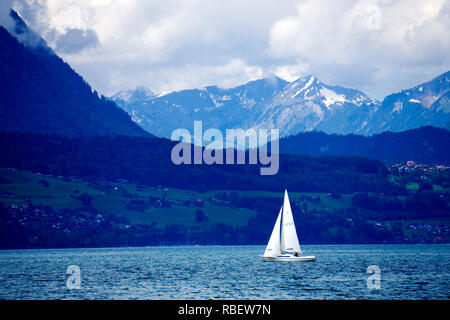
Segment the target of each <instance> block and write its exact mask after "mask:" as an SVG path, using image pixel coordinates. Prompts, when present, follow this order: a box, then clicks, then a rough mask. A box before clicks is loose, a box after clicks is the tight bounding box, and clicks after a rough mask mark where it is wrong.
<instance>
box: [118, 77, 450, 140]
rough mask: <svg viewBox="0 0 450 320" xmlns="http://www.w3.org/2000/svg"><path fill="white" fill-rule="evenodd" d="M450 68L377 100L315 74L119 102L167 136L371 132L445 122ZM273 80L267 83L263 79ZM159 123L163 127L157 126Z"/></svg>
mask: <svg viewBox="0 0 450 320" xmlns="http://www.w3.org/2000/svg"><path fill="white" fill-rule="evenodd" d="M449 78H450V71H449V72H446V73H443V74H441V75H439V76H437V77H435V78H433V79H431V80H430V81H427V82H424V83H422V84H419V85H417V86H415V87H413V88H410V89H405V90H402V91H401V92H397V93H393V94H390V95H388V96H386V97H385V98H384V99H383V100H382V101H381V102H380V101H378V100H376V99H374V98H372V97H370V96H368V95H366V94H365V93H364V92H362V91H360V90H358V89H352V88H345V87H340V86H337V85H328V84H325V83H323V82H322V81H320V80H319V79H318V78H317V77H315V76H314V75H306V76H303V77H300V78H299V79H297V80H295V81H292V82H288V81H285V80H282V79H280V78H277V77H272V78H263V79H258V80H254V81H250V82H247V83H245V84H242V85H239V86H236V87H233V88H219V87H217V86H206V87H203V88H199V89H187V90H179V91H175V92H171V93H165V94H163V95H159V96H156V97H153V98H150V99H146V100H145V101H139V100H135V101H133V102H132V103H129V104H127V103H123V101H122V103H119V102H118V100H117V99H114V96H113V98H112V99H113V100H115V101H116V102H118V104H119V105H120V106H121V107H122V108H123V109H124V110H125V111H127V112H128V113H129V114H130V115H132V116H133V120H135V121H136V122H138V123H139V124H140V125H141V126H142V127H143V128H144V129H146V130H147V131H149V132H152V133H153V134H155V135H157V136H161V137H170V133H171V132H172V131H173V130H174V129H177V128H180V127H182V128H191V127H192V123H193V121H194V120H202V121H203V123H204V127H212V128H218V129H220V130H225V129H226V128H242V129H248V128H255V129H258V128H278V129H279V130H280V136H281V137H286V136H289V135H293V134H297V133H300V132H307V131H313V130H320V131H324V132H325V133H328V134H333V133H337V134H350V133H353V134H362V135H366V136H370V135H373V134H377V133H381V132H384V131H394V132H399V131H404V130H409V129H413V128H419V127H422V126H428V125H431V126H436V127H445V126H446V125H448V123H449V122H450V103H449V100H450V99H449V98H450V93H449V92H450V84H449ZM270 83H272V84H275V85H272V86H270V85H268V84H270ZM160 122H163V123H164V126H165V127H164V128H161V126H160V125H159V124H158V123H160Z"/></svg>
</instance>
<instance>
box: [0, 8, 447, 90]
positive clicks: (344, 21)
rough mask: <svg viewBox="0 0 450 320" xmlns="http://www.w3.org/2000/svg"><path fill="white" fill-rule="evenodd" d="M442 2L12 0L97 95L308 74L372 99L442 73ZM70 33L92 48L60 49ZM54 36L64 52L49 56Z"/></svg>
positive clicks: (444, 21)
mask: <svg viewBox="0 0 450 320" xmlns="http://www.w3.org/2000/svg"><path fill="white" fill-rule="evenodd" d="M449 2H450V1H449V0H417V1H409V0H359V1H357V0H342V1H334V0H283V1H274V0H260V1H242V0H230V1H219V0H217V1H214V0H208V1H201V0H188V1H187V0H152V1H145V0H79V1H73V0H47V1H44V0H16V1H15V2H14V3H15V8H17V10H18V11H19V13H20V14H21V15H22V16H23V17H24V18H25V20H26V22H27V23H28V24H29V25H30V26H31V27H32V28H33V29H34V30H35V31H37V32H38V33H39V34H41V35H42V36H43V37H44V39H46V40H47V41H48V42H49V44H50V46H51V47H52V48H54V49H55V50H56V52H57V53H58V54H60V55H61V56H62V57H63V58H64V59H65V60H66V61H68V62H69V63H70V64H71V65H72V66H73V67H74V69H75V70H76V71H78V72H79V73H80V74H81V75H82V76H83V77H85V78H86V79H87V80H88V81H89V82H90V83H91V85H92V86H93V87H94V88H96V89H97V90H98V91H99V92H102V93H104V94H112V93H114V92H115V91H118V90H121V89H123V88H125V87H133V86H137V85H144V86H147V87H149V88H150V89H152V90H154V91H167V90H179V89H183V88H192V87H201V86H205V85H211V84H218V85H221V86H231V85H235V84H239V83H242V82H245V81H248V80H252V79H254V78H256V77H262V76H267V75H270V74H275V75H278V76H280V77H283V78H285V79H287V80H294V79H295V78H297V77H300V76H301V75H304V74H307V73H311V74H315V75H317V76H319V78H321V79H322V80H323V81H324V82H329V83H331V84H339V85H345V86H350V87H356V88H359V89H362V90H365V91H367V93H369V94H372V95H375V96H376V97H378V98H381V97H382V96H383V95H385V94H388V93H391V92H393V91H396V90H400V89H402V88H405V87H408V86H412V85H415V84H417V83H419V82H420V81H424V80H427V79H429V78H431V77H432V76H434V75H437V74H439V73H442V72H445V71H447V70H448V69H449V66H450V58H449V57H450V55H449V54H448V53H449V52H450V37H449V36H448V34H447V33H448V30H450V4H449ZM3 3H5V2H3ZM0 18H1V17H0ZM73 29H76V30H80V31H79V32H78V33H80V34H81V33H82V34H86V35H92V39H94V38H95V37H96V39H97V42H96V43H95V44H96V45H90V46H87V45H86V46H83V45H81V44H83V43H81V44H80V45H78V46H77V44H76V43H75V44H74V46H75V48H79V50H67V47H69V48H71V47H70V40H71V39H72V38H71V37H68V36H67V33H68V32H70V30H73ZM94 35H95V37H94ZM61 39H64V40H65V44H66V47H65V48H66V49H64V48H61V49H60V51H58V41H59V40H61ZM73 39H74V41H75V40H76V37H73ZM59 43H61V41H59Z"/></svg>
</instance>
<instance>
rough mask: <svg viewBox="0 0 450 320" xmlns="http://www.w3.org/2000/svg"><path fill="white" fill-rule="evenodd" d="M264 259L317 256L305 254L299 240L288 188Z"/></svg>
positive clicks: (282, 259)
mask: <svg viewBox="0 0 450 320" xmlns="http://www.w3.org/2000/svg"><path fill="white" fill-rule="evenodd" d="M260 257H261V258H262V259H263V260H264V261H286V262H287V261H314V260H316V257H315V256H306V255H303V253H302V250H301V249H300V244H299V242H298V237H297V231H296V229H295V224H294V217H293V216H292V210H291V204H290V202H289V196H288V193H287V190H285V191H284V201H283V206H282V207H281V209H280V212H279V213H278V217H277V221H276V222H275V226H274V228H273V230H272V235H271V236H270V239H269V243H268V244H267V247H266V251H265V252H264V255H262V256H260Z"/></svg>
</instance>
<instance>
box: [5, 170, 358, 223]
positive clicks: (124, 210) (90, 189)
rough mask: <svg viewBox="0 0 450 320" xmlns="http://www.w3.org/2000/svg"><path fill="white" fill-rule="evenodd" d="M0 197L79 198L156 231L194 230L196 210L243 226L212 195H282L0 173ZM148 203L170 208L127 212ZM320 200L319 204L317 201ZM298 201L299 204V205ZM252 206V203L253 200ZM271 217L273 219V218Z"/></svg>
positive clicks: (326, 202)
mask: <svg viewBox="0 0 450 320" xmlns="http://www.w3.org/2000/svg"><path fill="white" fill-rule="evenodd" d="M0 177H1V180H0V192H8V193H13V194H14V195H15V198H10V197H8V196H5V195H0V201H1V202H6V203H12V202H14V203H23V202H24V201H25V199H29V200H31V202H32V203H33V204H36V205H44V206H51V207H54V208H68V209H77V208H80V209H82V208H83V203H82V201H81V200H80V199H79V197H80V196H81V195H82V194H87V195H89V196H90V197H91V201H90V205H91V206H92V208H95V209H96V210H98V211H100V212H110V213H114V214H116V215H118V216H126V217H128V218H129V219H130V221H131V222H132V223H143V224H152V223H156V224H157V225H159V226H165V225H173V224H182V225H186V226H189V225H194V224H196V223H197V222H196V220H195V215H196V211H197V210H201V211H202V212H203V213H204V215H205V216H206V217H207V218H208V219H209V220H208V221H207V222H205V223H224V224H228V225H236V226H239V225H246V224H247V223H248V220H249V218H250V217H252V216H253V215H255V214H256V211H255V210H251V209H245V208H236V207H231V206H230V205H229V204H228V203H226V202H223V201H221V200H219V199H216V198H215V196H216V195H217V194H222V193H223V192H225V193H227V194H231V193H233V192H236V193H237V194H238V195H239V196H240V197H251V198H258V197H265V198H273V201H274V202H277V203H279V204H280V205H281V203H282V201H283V200H282V198H283V190H280V192H265V191H235V190H210V191H207V192H204V193H200V192H195V191H192V190H182V189H174V188H164V187H158V188H155V187H149V186H142V185H138V184H135V183H129V182H103V183H98V182H97V183H91V182H89V181H83V180H81V179H75V178H72V179H67V178H63V177H54V176H46V175H40V174H36V173H30V172H25V171H19V170H13V169H0ZM289 196H290V199H291V202H296V201H298V202H300V203H303V202H306V203H307V206H308V208H309V209H340V208H347V207H350V206H351V195H342V197H341V198H339V199H333V198H331V197H330V196H328V195H327V194H325V193H295V192H293V193H290V194H289ZM303 196H306V197H314V198H316V201H309V200H304V199H303V198H302V197H303ZM150 197H153V198H159V199H162V197H164V198H165V200H166V201H168V202H169V203H170V207H158V206H148V207H143V208H137V209H132V208H130V206H129V204H130V201H140V203H147V202H148V199H149V198H150ZM317 198H320V202H318V201H317ZM302 199H303V200H302ZM197 200H200V201H202V202H203V205H202V206H191V205H187V204H186V201H194V202H195V201H197ZM255 201H257V199H256V200H255ZM275 215H276V212H275V213H274V216H275Z"/></svg>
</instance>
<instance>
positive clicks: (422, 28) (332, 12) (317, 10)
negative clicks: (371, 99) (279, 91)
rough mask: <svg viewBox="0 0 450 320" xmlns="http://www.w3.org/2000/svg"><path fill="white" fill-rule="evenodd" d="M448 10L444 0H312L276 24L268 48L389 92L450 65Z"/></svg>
mask: <svg viewBox="0 0 450 320" xmlns="http://www.w3.org/2000/svg"><path fill="white" fill-rule="evenodd" d="M449 15H450V4H449V1H445V0H423V1H409V0H398V1H376V0H361V1H316V0H314V1H312V0H307V1H303V2H302V3H300V4H299V5H298V7H297V12H296V13H295V14H293V15H291V16H288V17H286V18H283V19H281V20H279V21H277V22H276V23H275V24H274V25H273V27H272V29H271V31H270V40H269V48H268V53H269V55H271V56H272V57H274V58H278V59H282V58H284V59H286V60H289V59H297V60H301V61H305V62H307V63H308V66H309V70H310V72H312V73H316V74H318V73H319V76H322V77H323V78H324V80H329V81H332V82H335V83H339V84H344V85H349V86H355V85H358V83H359V85H360V86H361V85H363V86H364V88H362V89H366V90H368V91H370V92H371V93H383V94H387V93H389V92H392V91H393V90H399V89H401V88H403V87H404V86H408V85H414V84H416V83H417V82H418V81H422V80H426V79H428V78H429V77H432V76H433V75H436V74H437V73H440V72H444V71H447V70H448V68H449V66H450V54H448V53H450V37H449V36H448V33H447V32H446V31H445V30H450V16H449ZM355 68H357V69H359V70H360V73H362V72H367V73H366V74H364V75H362V76H357V75H355V72H354V71H352V70H351V69H355ZM361 81H362V82H361Z"/></svg>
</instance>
